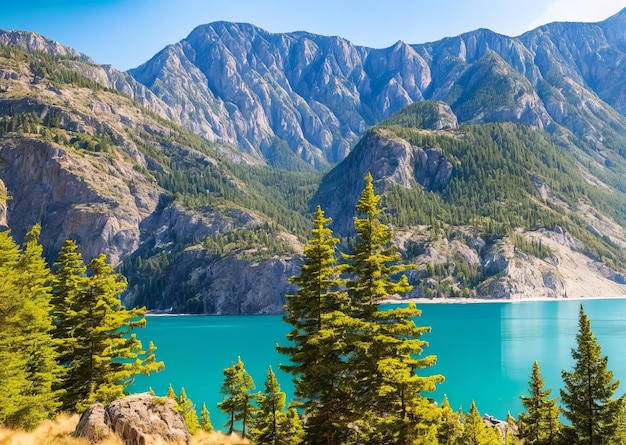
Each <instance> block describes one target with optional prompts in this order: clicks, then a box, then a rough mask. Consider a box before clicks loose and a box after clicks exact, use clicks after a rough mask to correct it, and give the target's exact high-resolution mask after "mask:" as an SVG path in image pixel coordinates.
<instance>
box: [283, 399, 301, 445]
mask: <svg viewBox="0 0 626 445" xmlns="http://www.w3.org/2000/svg"><path fill="white" fill-rule="evenodd" d="M283 430H284V432H285V436H286V437H288V438H289V440H290V442H289V443H291V444H293V445H299V444H302V443H304V441H305V437H306V435H305V432H304V425H303V422H302V417H300V413H299V412H298V410H297V409H296V407H295V406H294V405H293V404H291V403H290V404H289V406H288V407H287V415H286V416H285V423H284V426H283Z"/></svg>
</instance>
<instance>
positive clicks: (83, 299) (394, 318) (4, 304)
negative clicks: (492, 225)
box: [0, 175, 626, 445]
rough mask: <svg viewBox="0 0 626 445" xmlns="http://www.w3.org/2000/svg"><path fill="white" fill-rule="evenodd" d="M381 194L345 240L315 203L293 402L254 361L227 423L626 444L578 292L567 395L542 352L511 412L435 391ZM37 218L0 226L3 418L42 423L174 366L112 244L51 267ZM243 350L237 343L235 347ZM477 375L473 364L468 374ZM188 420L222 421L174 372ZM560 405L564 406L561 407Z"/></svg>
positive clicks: (307, 430) (288, 429)
mask: <svg viewBox="0 0 626 445" xmlns="http://www.w3.org/2000/svg"><path fill="white" fill-rule="evenodd" d="M380 201H381V197H380V196H379V195H377V194H376V193H375V192H374V187H373V178H372V177H371V175H368V176H367V177H366V178H365V187H364V189H363V192H362V194H361V197H360V199H359V201H358V204H357V206H356V218H355V219H354V225H355V230H356V233H357V238H356V243H355V245H354V248H353V250H352V253H350V254H346V253H343V254H340V255H338V251H337V247H338V244H339V240H338V238H337V237H335V236H334V234H333V233H332V230H331V229H330V228H329V223H330V218H327V217H326V216H325V215H324V212H323V210H322V209H321V208H320V207H319V206H318V207H317V209H316V212H315V216H314V220H313V228H312V230H311V231H310V236H309V240H308V243H307V245H306V247H305V250H304V256H305V261H304V264H303V266H302V268H301V270H300V273H299V275H296V276H294V277H292V278H291V280H292V281H293V282H294V283H295V284H296V285H297V287H298V291H297V292H296V293H295V294H292V295H287V296H286V299H287V304H286V306H285V315H284V321H285V322H286V323H288V324H289V325H290V327H291V331H290V332H289V333H288V334H287V337H286V339H285V342H284V343H283V344H282V345H279V346H277V348H278V350H279V352H281V353H282V354H285V356H287V357H288V358H289V363H290V364H289V365H285V366H284V367H283V368H284V370H285V371H287V372H288V373H290V374H291V375H292V376H293V378H294V381H295V383H296V389H295V400H293V401H291V402H289V403H287V401H286V397H285V394H284V393H283V392H282V391H281V390H280V384H279V382H278V381H277V379H276V376H275V374H274V372H273V370H272V369H271V368H270V369H268V372H267V379H266V381H265V383H264V388H263V391H262V392H255V389H256V387H255V384H254V382H253V380H252V378H251V377H250V375H249V374H248V373H247V372H246V370H245V366H244V362H243V360H242V359H241V358H238V360H237V362H236V363H233V364H232V365H231V366H230V367H227V368H225V369H224V380H223V384H222V387H221V393H222V395H223V400H222V402H220V403H219V404H218V407H216V408H218V409H220V410H222V411H223V412H225V413H226V414H228V418H229V421H228V423H227V424H226V425H224V427H226V429H227V431H228V432H229V433H231V432H238V433H240V434H241V437H242V438H246V437H247V438H248V439H249V440H250V441H251V443H253V444H274V445H276V444H294V445H296V444H326V445H328V444H337V445H340V444H341V445H343V444H346V445H347V444H433V445H434V444H457V445H465V444H472V445H474V444H475V445H477V444H494V445H495V444H503V443H504V444H563V445H565V444H572V443H575V444H590V445H591V444H623V443H625V441H626V412H625V409H626V405H625V403H626V400H625V397H624V396H616V392H617V390H618V386H619V382H617V381H614V379H613V374H612V372H611V371H610V370H609V369H607V358H606V357H603V356H602V352H601V348H600V345H599V344H598V342H597V340H596V338H595V336H594V335H593V332H592V330H591V324H590V321H589V319H588V318H587V316H586V314H585V312H584V310H583V307H582V305H581V307H580V313H579V324H578V325H579V330H578V334H577V336H576V347H575V348H574V349H573V350H572V357H573V359H574V362H575V365H574V367H573V369H571V370H563V371H562V378H563V382H564V389H563V390H561V394H560V400H561V404H560V406H559V405H558V404H557V402H556V399H555V398H552V397H551V390H550V389H548V388H545V387H544V382H543V378H542V376H541V371H540V367H539V364H538V363H536V362H535V363H534V364H533V365H532V373H531V377H530V381H529V388H528V394H526V395H520V396H521V398H522V404H523V406H524V411H523V412H522V413H520V415H519V416H518V418H517V419H515V418H513V417H510V418H508V419H506V422H504V423H501V424H498V425H491V424H488V422H485V421H484V419H483V418H482V417H481V415H480V413H479V411H478V407H477V406H476V405H475V404H474V403H472V404H471V407H470V410H469V411H468V412H466V413H462V412H456V411H453V410H452V409H451V407H450V404H449V403H448V402H447V399H446V398H444V399H443V400H442V401H441V403H440V404H439V403H437V402H436V401H435V400H433V399H432V398H431V397H429V393H432V392H433V391H434V390H435V388H436V386H437V384H439V383H441V382H442V381H443V379H444V376H442V375H437V374H432V375H429V372H428V369H429V368H430V367H432V366H433V365H434V364H435V363H436V360H437V357H436V355H424V354H423V352H424V351H423V349H424V347H425V346H426V342H425V341H423V340H422V339H421V336H422V334H424V333H427V332H429V331H430V328H429V327H420V326H418V325H417V324H416V320H417V319H418V317H419V315H420V314H421V311H420V310H419V309H417V308H416V306H415V305H414V304H412V303H409V304H408V305H406V306H398V307H394V308H392V309H387V310H382V309H381V302H382V301H384V300H385V299H386V298H387V297H388V296H389V295H392V294H403V293H405V292H407V291H409V290H410V288H411V285H410V284H409V283H408V281H407V279H406V275H404V272H406V271H407V270H408V269H409V268H410V267H411V266H409V265H402V264H401V263H400V259H401V257H400V254H399V253H398V251H397V248H396V247H395V246H394V245H393V244H392V243H391V240H392V237H393V233H392V230H391V229H390V227H389V226H388V225H387V224H385V223H384V222H383V221H382V211H381V209H380ZM39 235H40V228H39V226H35V227H33V229H32V230H31V231H30V232H29V234H28V236H27V238H26V240H25V242H24V244H23V245H22V246H18V245H17V244H16V243H15V242H14V241H13V239H12V238H11V236H10V233H9V232H8V231H5V232H2V233H0V273H1V274H2V276H3V277H4V278H5V279H4V280H3V283H2V286H1V287H0V326H2V330H1V331H0V376H1V377H2V378H1V380H0V381H1V382H2V391H0V423H1V424H2V425H3V426H5V427H11V428H25V429H33V428H34V427H36V426H37V425H38V424H39V423H40V422H41V421H42V420H44V419H45V418H52V417H54V416H55V415H57V414H58V413H59V412H62V411H65V412H79V413H80V412H83V411H84V410H85V409H86V408H87V407H88V406H89V405H90V404H92V403H94V402H101V403H107V402H110V401H112V400H114V399H116V398H118V397H122V396H123V395H124V393H125V390H124V388H126V387H127V386H128V385H129V383H130V382H132V379H133V377H134V376H136V375H138V374H140V373H145V374H148V373H150V372H158V371H159V370H161V369H162V368H163V366H164V364H163V363H162V362H159V361H158V360H157V358H156V356H155V350H156V347H155V345H153V344H152V343H151V344H150V345H149V347H148V348H147V349H144V347H143V346H142V345H141V343H140V342H139V341H138V340H137V338H136V337H135V335H134V334H133V333H132V331H133V330H134V329H136V328H141V327H142V326H144V325H145V323H146V320H145V317H144V314H145V309H142V308H139V309H137V308H135V309H126V308H125V307H124V306H122V305H121V302H120V300H119V295H120V294H121V292H122V291H123V290H124V288H125V286H126V284H127V283H126V280H125V278H124V277H123V276H121V275H120V274H118V273H116V272H114V271H113V269H112V268H111V267H110V266H109V265H107V263H106V258H105V257H104V255H99V256H97V257H96V258H94V259H93V260H92V261H90V262H89V263H88V264H85V262H84V261H83V259H82V257H81V255H80V253H79V252H78V247H77V246H76V244H75V243H74V242H72V241H69V240H68V241H66V242H65V243H64V245H63V247H62V249H61V251H60V253H59V255H58V257H57V259H56V260H55V261H54V263H53V265H52V267H51V268H49V267H48V266H47V265H46V261H45V259H44V258H43V256H42V251H43V249H42V247H41V245H40V244H39ZM235 353H236V352H235ZM469 379H471V377H469V376H468V380H469ZM165 397H170V398H172V399H174V400H175V401H176V407H177V410H178V411H179V412H180V413H181V415H182V416H183V419H184V420H185V423H186V425H187V427H188V429H189V431H190V432H191V433H192V434H193V433H194V432H196V431H198V430H204V431H212V430H213V429H214V427H213V425H212V424H211V420H210V413H209V409H208V408H207V406H206V405H205V404H204V403H203V404H202V407H201V410H200V417H199V418H198V413H197V410H196V406H195V405H194V404H193V402H192V401H191V400H190V399H189V397H188V396H187V395H186V393H185V390H184V388H181V389H180V391H179V393H178V394H177V393H176V392H175V390H174V388H172V387H171V386H170V389H169V391H168V393H167V394H166V395H165ZM561 419H564V420H565V421H562V420H561Z"/></svg>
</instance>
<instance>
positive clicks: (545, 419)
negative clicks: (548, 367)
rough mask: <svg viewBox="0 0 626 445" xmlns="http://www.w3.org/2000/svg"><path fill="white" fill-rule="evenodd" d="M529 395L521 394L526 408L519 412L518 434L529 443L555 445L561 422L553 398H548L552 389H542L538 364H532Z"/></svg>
mask: <svg viewBox="0 0 626 445" xmlns="http://www.w3.org/2000/svg"><path fill="white" fill-rule="evenodd" d="M528 385H529V392H530V395H529V396H522V397H521V399H522V405H524V408H525V409H526V411H525V412H523V413H520V415H519V417H518V420H519V422H518V423H519V425H518V427H519V431H518V436H519V437H520V438H521V439H524V443H527V444H529V445H555V444H557V443H559V441H560V431H561V423H560V421H559V409H558V407H557V406H556V401H555V399H549V398H548V397H550V393H551V392H552V390H550V389H544V379H543V377H542V376H541V371H540V370H539V364H538V363H537V362H535V363H534V364H533V370H532V377H531V380H530V382H528Z"/></svg>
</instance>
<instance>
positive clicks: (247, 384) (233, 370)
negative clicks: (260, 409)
mask: <svg viewBox="0 0 626 445" xmlns="http://www.w3.org/2000/svg"><path fill="white" fill-rule="evenodd" d="M254 388H255V387H254V381H253V380H252V377H251V376H250V374H248V372H247V371H246V370H245V369H244V364H243V362H242V361H241V357H237V363H233V364H232V365H231V366H230V367H228V368H226V369H224V383H223V384H222V387H221V393H222V394H223V395H224V396H225V399H224V400H222V401H221V402H220V403H218V404H217V406H218V407H219V409H221V410H222V412H224V413H226V414H228V415H229V416H230V419H229V420H228V421H227V422H226V423H225V424H224V426H227V427H228V434H231V433H233V432H234V431H235V422H237V421H241V422H242V426H241V436H242V438H245V437H246V432H247V424H248V421H249V420H250V418H251V417H252V416H253V414H254V406H253V405H252V401H253V400H254V398H255V395H254V394H252V393H251V391H253V390H254Z"/></svg>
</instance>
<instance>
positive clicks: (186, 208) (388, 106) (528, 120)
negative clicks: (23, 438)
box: [0, 13, 626, 314]
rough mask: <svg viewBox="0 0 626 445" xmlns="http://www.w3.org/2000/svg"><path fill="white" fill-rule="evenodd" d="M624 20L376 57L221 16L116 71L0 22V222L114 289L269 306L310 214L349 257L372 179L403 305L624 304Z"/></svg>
mask: <svg viewBox="0 0 626 445" xmlns="http://www.w3.org/2000/svg"><path fill="white" fill-rule="evenodd" d="M625 17H626V13H620V14H618V15H616V16H614V17H612V18H610V19H608V20H606V21H604V22H600V23H597V24H576V23H568V24H559V23H556V24H551V25H547V26H544V27H541V28H538V29H537V30H534V31H531V32H529V33H527V34H524V35H522V36H520V37H517V38H511V37H506V36H502V35H498V34H495V33H493V32H491V31H488V30H477V31H474V32H471V33H467V34H463V35H461V36H458V37H453V38H449V39H444V40H441V41H439V42H432V43H428V44H424V45H407V44H404V43H402V42H398V43H397V44H396V45H394V46H392V47H390V48H387V49H370V48H364V47H355V46H353V45H351V44H350V43H349V42H348V41H346V40H345V39H341V38H339V37H323V36H316V35H313V34H309V33H304V32H299V33H290V34H270V33H267V32H265V31H263V30H260V29H259V28H256V27H254V26H252V25H243V24H231V23H225V22H220V23H214V24H210V25H204V26H201V27H198V28H196V29H195V30H194V31H193V32H192V33H191V34H190V36H189V37H188V38H187V39H185V40H183V41H181V42H179V43H177V44H175V45H171V46H169V47H168V48H166V49H164V50H163V51H162V52H160V53H159V54H157V55H156V56H155V57H154V58H153V59H152V60H151V61H149V62H147V63H146V64H144V65H142V66H140V67H139V68H137V69H135V70H131V72H130V73H121V72H119V71H117V70H116V69H115V68H114V67H111V66H100V65H97V64H95V63H94V62H93V61H92V60H90V59H89V58H88V57H87V56H84V55H82V54H80V53H79V52H78V51H76V50H73V49H71V48H67V47H63V46H62V45H60V44H58V43H56V42H53V41H50V40H49V39H46V38H45V37H42V36H39V35H36V34H33V33H27V32H4V31H0V161H1V162H0V181H1V182H0V196H5V195H8V196H9V197H10V199H9V200H8V201H6V202H4V203H2V204H0V225H1V226H2V228H11V230H12V233H13V235H14V237H15V238H16V240H18V241H21V240H22V239H23V237H24V234H25V233H26V231H27V230H28V229H29V228H30V227H31V226H32V225H33V224H35V223H37V222H40V223H41V224H42V242H43V244H44V247H45V252H46V256H47V257H48V258H49V260H50V261H53V260H54V258H55V256H56V253H57V252H58V249H59V247H60V245H61V243H62V242H63V241H64V240H65V239H66V238H72V239H74V240H76V241H77V242H78V244H79V245H80V248H81V251H82V252H83V255H84V256H85V258H86V259H87V260H89V259H91V258H93V257H94V256H95V255H97V254H98V253H100V252H103V253H106V254H107V256H108V259H109V260H110V261H111V262H112V263H113V264H114V265H116V266H117V267H118V269H119V270H120V271H121V272H122V273H123V274H124V275H125V276H127V277H128V280H129V289H128V291H127V292H126V294H125V295H124V301H125V302H126V303H127V304H140V305H147V306H148V308H149V309H151V310H157V311H172V312H193V313H216V314H224V313H235V314H238V313H268V312H280V311H281V310H282V305H283V304H284V294H285V293H289V292H292V291H293V290H294V288H293V285H292V284H290V283H289V282H288V278H289V277H290V276H292V275H294V274H296V273H297V271H298V268H299V266H300V264H301V261H302V258H301V256H300V254H301V251H302V247H303V243H304V242H306V238H307V236H308V231H309V229H310V212H311V211H312V209H313V208H314V206H315V205H316V204H318V203H319V204H321V205H322V206H323V208H324V209H325V210H326V212H327V214H328V215H330V216H331V217H332V218H333V223H332V228H333V230H334V231H335V234H336V235H337V236H338V237H340V238H341V240H342V242H341V249H342V250H344V251H347V250H349V249H350V246H351V245H352V242H353V240H352V237H353V236H354V232H353V229H352V219H353V217H354V206H355V204H356V201H357V199H358V196H359V194H360V191H361V189H362V186H363V182H362V180H363V177H364V176H365V174H366V173H367V172H371V173H372V174H373V176H374V178H375V186H376V190H377V192H378V193H380V194H381V195H382V205H383V208H384V210H385V211H384V218H385V220H386V222H387V223H389V224H391V225H393V227H394V230H395V233H396V238H395V240H394V241H395V242H396V243H397V245H398V247H399V248H400V251H401V253H402V255H403V258H404V260H405V261H407V262H411V263H414V264H416V265H417V267H416V269H415V270H413V271H412V272H411V273H410V277H409V278H410V281H411V283H412V284H413V285H414V290H413V291H412V293H411V294H410V296H412V297H428V298H443V297H456V298H465V297H479V298H501V299H524V298H532V297H550V298H566V297H585V296H593V295H605V296H614V295H624V294H626V284H625V283H626V278H625V277H624V275H623V273H624V271H626V255H625V254H624V253H623V250H624V247H626V236H625V235H624V233H625V232H624V229H625V228H626V217H625V212H624V209H626V183H625V182H624V179H623V178H624V177H626V176H625V175H626V160H625V156H626V150H624V147H626V118H625V117H624V115H623V113H624V108H623V107H624V105H623V103H624V99H623V95H624V94H625V92H624V91H625V90H624V89H623V88H622V87H621V85H622V84H623V83H622V82H621V80H620V79H621V78H622V73H621V70H623V63H622V57H623V54H624V52H623V51H624V50H625V49H626V42H624V36H623V33H622V32H621V31H620V27H622V28H621V29H623V25H624V20H625ZM603 79H608V80H609V81H608V82H605V81H603ZM331 167H332V168H331ZM315 170H324V171H325V173H324V174H323V175H322V174H321V173H318V172H316V171H315ZM0 202H1V201H0Z"/></svg>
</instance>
